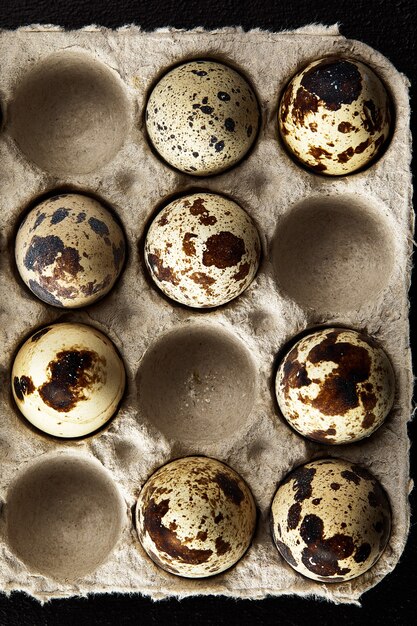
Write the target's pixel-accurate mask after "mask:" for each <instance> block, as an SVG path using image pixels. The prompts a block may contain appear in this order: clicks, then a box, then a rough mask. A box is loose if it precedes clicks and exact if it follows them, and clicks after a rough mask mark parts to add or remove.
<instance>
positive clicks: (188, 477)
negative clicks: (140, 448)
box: [136, 456, 256, 578]
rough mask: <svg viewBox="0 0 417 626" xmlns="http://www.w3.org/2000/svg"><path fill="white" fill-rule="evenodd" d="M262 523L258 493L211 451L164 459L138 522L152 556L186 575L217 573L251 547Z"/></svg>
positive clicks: (141, 500)
mask: <svg viewBox="0 0 417 626" xmlns="http://www.w3.org/2000/svg"><path fill="white" fill-rule="evenodd" d="M255 523H256V508H255V502H254V500H253V496H252V494H251V492H250V490H249V488H248V486H247V485H246V483H245V482H244V481H243V479H242V478H241V477H240V476H239V475H238V474H237V473H236V472H235V471H234V470H233V469H231V468H230V467H229V466H227V465H225V464H224V463H221V462H220V461H217V460H215V459H210V458H207V457H195V456H194V457H192V456H191V457H185V458H182V459H177V460H176V461H172V462H171V463H168V465H164V466H163V467H161V468H160V469H159V470H157V471H156V472H155V473H154V474H153V475H152V476H151V477H150V478H149V480H148V481H147V482H146V483H145V485H144V487H143V489H142V491H141V493H140V495H139V498H138V501H137V505H136V528H137V532H138V536H139V540H140V542H141V544H142V547H143V548H144V550H145V552H146V553H147V554H148V556H149V557H150V558H151V559H152V560H153V561H154V563H156V564H157V565H159V566H160V567H162V568H163V569H164V570H166V571H167V572H170V573H172V574H176V575H178V576H184V577H186V578H203V577H207V576H213V575H215V574H219V573H220V572H223V571H225V570H226V569H228V568H229V567H232V565H234V564H235V563H236V562H237V561H238V560H239V559H240V558H241V557H242V556H243V555H244V553H245V552H246V550H247V549H248V547H249V545H250V542H251V539H252V536H253V533H254V531H255Z"/></svg>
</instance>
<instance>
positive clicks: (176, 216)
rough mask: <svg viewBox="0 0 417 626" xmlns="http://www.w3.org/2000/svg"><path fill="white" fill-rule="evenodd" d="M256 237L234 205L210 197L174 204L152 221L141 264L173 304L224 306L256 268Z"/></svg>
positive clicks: (192, 197)
mask: <svg viewBox="0 0 417 626" xmlns="http://www.w3.org/2000/svg"><path fill="white" fill-rule="evenodd" d="M259 258H260V242H259V235H258V231H257V229H256V227H255V225H254V223H253V222H252V219H251V218H250V217H249V215H248V214H247V213H246V212H245V211H244V210H243V209H242V208H241V207H240V206H239V205H238V204H236V203H235V202H233V201H232V200H228V199H227V198H224V197H223V196H219V195H216V194H210V193H200V194H193V195H190V196H184V197H182V198H179V199H178V200H174V201H173V202H171V203H170V204H168V205H167V206H166V207H165V208H164V209H163V210H162V211H161V212H160V213H159V214H158V215H157V217H156V218H155V219H154V221H153V222H152V224H151V227H150V229H149V231H148V234H147V237H146V242H145V262H146V266H147V267H148V269H149V271H150V274H151V276H152V278H153V280H154V281H155V283H156V285H157V286H158V287H159V288H160V289H161V290H162V291H163V292H164V293H165V294H166V295H167V296H168V297H169V298H172V299H173V300H175V301H177V302H180V303H181V304H185V305H188V306H191V307H196V308H204V307H214V306H219V305H221V304H225V303H226V302H229V301H230V300H233V298H236V297H237V296H238V295H240V294H241V293H242V292H243V291H244V290H245V289H246V288H247V287H248V286H249V285H250V283H251V282H252V280H253V278H254V276H255V274H256V271H257V269H258V265H259Z"/></svg>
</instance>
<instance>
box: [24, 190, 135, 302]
mask: <svg viewBox="0 0 417 626" xmlns="http://www.w3.org/2000/svg"><path fill="white" fill-rule="evenodd" d="M15 256H16V263H17V268H18V270H19V273H20V276H21V277H22V279H23V280H24V282H25V283H26V285H27V286H28V287H29V289H30V290H31V291H32V292H33V293H34V294H35V295H36V296H37V297H38V298H40V299H41V300H43V301H44V302H46V303H47V304H52V305H54V306H58V307H66V308H72V307H81V306H86V305H88V304H91V303H93V302H95V301H96V300H98V299H99V298H101V297H103V296H104V295H105V294H106V293H107V292H108V291H110V289H111V288H112V286H113V285H114V283H115V281H116V279H117V277H118V276H119V274H120V272H121V270H122V267H123V263H124V258H125V239H124V234H123V231H122V229H121V227H120V226H119V224H118V223H117V222H116V221H115V219H114V218H113V216H112V215H111V213H110V212H109V211H108V210H107V209H105V208H104V206H103V205H102V204H101V203H100V202H98V201H97V200H94V199H93V198H90V197H89V196H84V195H81V194H75V193H71V194H62V195H58V196H54V197H53V198H49V199H48V200H44V201H43V202H41V203H40V204H38V205H37V206H35V207H34V208H33V209H32V210H31V211H30V213H29V214H28V215H27V216H26V217H25V218H24V220H23V222H22V223H21V225H20V228H19V231H18V233H17V237H16V244H15Z"/></svg>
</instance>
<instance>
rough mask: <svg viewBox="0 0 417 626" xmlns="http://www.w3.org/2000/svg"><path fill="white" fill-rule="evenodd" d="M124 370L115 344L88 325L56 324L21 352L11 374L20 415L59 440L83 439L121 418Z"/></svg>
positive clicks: (47, 328)
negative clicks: (114, 418)
mask: <svg viewBox="0 0 417 626" xmlns="http://www.w3.org/2000/svg"><path fill="white" fill-rule="evenodd" d="M124 387H125V369H124V366H123V362H122V360H121V358H120V356H119V355H118V353H117V351H116V348H115V347H114V345H113V343H112V342H111V341H110V340H109V339H108V338H107V337H106V336H105V335H103V333H101V332H100V331H98V330H97V329H96V328H93V327H92V326H86V325H84V324H69V323H64V324H52V325H51V326H47V327H45V328H42V329H41V330H38V331H36V332H35V333H34V334H33V335H32V336H31V337H30V338H29V339H28V340H27V341H26V342H25V343H24V344H23V345H22V347H21V348H20V350H19V352H18V353H17V356H16V358H15V361H14V363H13V369H12V390H13V396H14V399H15V401H16V404H17V406H18V408H19V410H20V411H21V412H22V413H23V415H24V416H25V417H26V419H27V420H28V421H29V422H31V424H33V425H34V426H36V427H37V428H39V430H41V431H43V432H44V433H47V434H49V435H54V436H55V437H67V438H73V437H82V436H85V435H89V434H90V433H92V432H94V431H96V430H97V429H98V428H100V427H101V426H103V424H105V423H106V422H107V421H108V420H109V419H110V418H111V417H112V416H113V415H114V413H115V412H116V409H117V407H118V405H119V402H120V400H121V398H122V395H123V392H124Z"/></svg>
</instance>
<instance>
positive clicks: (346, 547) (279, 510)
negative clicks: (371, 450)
mask: <svg viewBox="0 0 417 626" xmlns="http://www.w3.org/2000/svg"><path fill="white" fill-rule="evenodd" d="M271 532H272V535H273V539H274V542H275V545H276V547H277V549H278V551H279V552H280V554H281V556H282V557H283V558H284V559H285V560H286V561H287V563H288V564H289V565H291V567H293V568H294V569H295V570H296V571H297V572H299V573H300V574H303V575H304V576H306V577H307V578H312V579H314V580H317V581H320V582H326V583H328V582H331V583H334V582H344V581H347V580H351V579H352V578H356V577H357V576H360V575H361V574H363V573H364V572H366V571H367V570H369V569H370V568H371V567H372V566H373V565H374V564H375V563H376V562H377V560H378V559H379V558H380V557H381V555H382V554H383V552H384V550H385V547H386V545H387V543H388V539H389V536H390V532H391V508H390V504H389V500H388V497H387V495H386V493H385V491H384V490H383V489H382V487H381V485H380V483H379V482H378V481H377V480H376V478H375V477H374V476H373V475H372V474H371V473H370V472H368V470H366V469H364V468H363V467H361V466H359V465H355V464H353V463H350V462H348V461H345V460H342V459H330V458H329V459H322V460H318V461H313V462H311V463H307V464H306V465H302V466H301V467H298V468H297V469H295V470H294V471H293V472H291V473H290V474H289V475H288V476H287V477H286V478H285V479H284V481H283V482H282V483H281V485H280V486H279V487H278V490H277V492H276V494H275V496H274V499H273V502H272V506H271Z"/></svg>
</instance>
